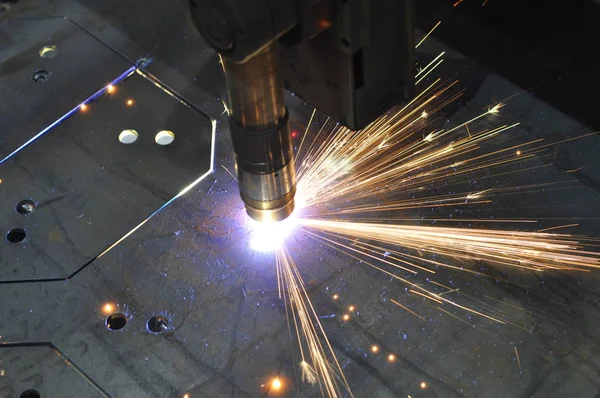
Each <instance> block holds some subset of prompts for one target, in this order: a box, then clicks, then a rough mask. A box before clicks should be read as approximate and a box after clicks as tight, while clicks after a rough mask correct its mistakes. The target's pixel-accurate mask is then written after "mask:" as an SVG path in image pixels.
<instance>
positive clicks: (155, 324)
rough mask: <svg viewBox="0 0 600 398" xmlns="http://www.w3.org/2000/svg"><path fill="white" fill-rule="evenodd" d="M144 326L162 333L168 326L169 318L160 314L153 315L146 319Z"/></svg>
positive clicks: (153, 331)
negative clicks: (146, 322)
mask: <svg viewBox="0 0 600 398" xmlns="http://www.w3.org/2000/svg"><path fill="white" fill-rule="evenodd" d="M146 326H147V327H148V330H149V331H151V332H152V333H162V332H164V331H166V330H167V329H168V328H169V320H168V319H167V318H166V317H164V316H162V315H155V316H153V317H152V318H150V319H149V320H148V324H147V325H146Z"/></svg>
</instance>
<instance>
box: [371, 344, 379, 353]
mask: <svg viewBox="0 0 600 398" xmlns="http://www.w3.org/2000/svg"><path fill="white" fill-rule="evenodd" d="M371 352H372V353H373V354H377V353H378V352H379V347H378V346H376V345H372V346H371Z"/></svg>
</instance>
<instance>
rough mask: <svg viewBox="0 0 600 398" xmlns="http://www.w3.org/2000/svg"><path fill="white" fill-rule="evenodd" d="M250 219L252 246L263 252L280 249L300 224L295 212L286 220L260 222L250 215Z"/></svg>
mask: <svg viewBox="0 0 600 398" xmlns="http://www.w3.org/2000/svg"><path fill="white" fill-rule="evenodd" d="M248 220H249V221H248V222H249V223H250V225H251V234H250V236H251V238H250V247H251V248H252V249H253V250H255V251H258V252H262V253H269V252H273V251H276V250H278V249H280V248H281V247H282V246H283V242H284V241H285V239H286V238H287V237H288V236H289V235H290V233H291V232H292V231H294V230H295V229H296V226H297V225H298V222H297V220H296V217H295V216H294V213H292V215H291V216H289V217H288V218H286V219H285V220H283V221H277V222H259V221H255V220H252V219H251V218H250V217H248Z"/></svg>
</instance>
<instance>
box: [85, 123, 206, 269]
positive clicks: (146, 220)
mask: <svg viewBox="0 0 600 398" xmlns="http://www.w3.org/2000/svg"><path fill="white" fill-rule="evenodd" d="M211 125H212V133H211V144H210V169H209V170H208V171H207V172H206V173H204V174H202V175H201V176H200V177H198V179H196V181H193V182H192V183H191V184H190V185H188V186H186V187H185V188H183V189H182V190H181V191H179V193H178V194H177V195H175V196H173V197H172V198H171V199H169V200H168V201H167V202H166V203H165V204H164V205H162V206H161V207H159V208H158V210H156V211H155V212H154V213H152V214H150V215H149V216H148V217H147V218H146V219H145V220H144V221H142V222H141V223H139V224H138V225H136V226H135V227H133V229H131V230H130V231H129V232H127V233H126V234H125V235H123V236H122V237H121V238H120V239H119V240H117V241H116V242H115V243H113V244H112V245H110V246H109V247H108V249H106V250H104V251H103V252H102V253H100V254H99V255H98V257H97V258H100V257H102V256H103V255H105V254H106V253H108V252H109V251H110V250H112V248H114V247H115V246H117V245H118V244H119V243H121V242H123V241H124V240H125V239H127V238H128V237H129V236H131V234H133V233H134V232H135V231H137V230H138V229H140V228H141V227H142V225H144V224H146V223H147V222H148V220H150V219H151V218H152V217H154V216H155V215H156V214H157V213H159V212H160V211H161V210H162V209H164V208H165V207H167V206H168V205H170V204H171V203H173V201H175V200H176V199H177V198H179V197H181V196H183V195H185V194H186V193H187V192H188V191H189V190H190V189H192V188H194V187H195V186H196V185H198V183H200V181H202V180H204V179H205V178H206V177H208V176H209V175H210V174H212V172H213V171H214V170H215V136H216V131H217V121H216V120H211Z"/></svg>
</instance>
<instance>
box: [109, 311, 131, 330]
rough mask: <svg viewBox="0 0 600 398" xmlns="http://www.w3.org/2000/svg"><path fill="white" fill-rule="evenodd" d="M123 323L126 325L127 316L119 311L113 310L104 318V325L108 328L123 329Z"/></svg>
mask: <svg viewBox="0 0 600 398" xmlns="http://www.w3.org/2000/svg"><path fill="white" fill-rule="evenodd" d="M125 325H127V317H126V316H125V314H121V313H120V312H115V313H114V314H112V315H110V316H109V317H108V318H106V327H107V328H109V329H110V330H119V329H123V328H124V327H125Z"/></svg>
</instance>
